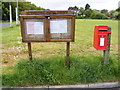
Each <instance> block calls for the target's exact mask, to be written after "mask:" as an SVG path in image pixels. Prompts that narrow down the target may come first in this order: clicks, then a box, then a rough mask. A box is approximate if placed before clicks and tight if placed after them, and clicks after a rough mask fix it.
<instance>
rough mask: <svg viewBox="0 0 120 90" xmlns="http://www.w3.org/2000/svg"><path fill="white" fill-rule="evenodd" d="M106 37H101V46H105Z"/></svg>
mask: <svg viewBox="0 0 120 90" xmlns="http://www.w3.org/2000/svg"><path fill="white" fill-rule="evenodd" d="M104 42H105V38H100V46H104Z"/></svg>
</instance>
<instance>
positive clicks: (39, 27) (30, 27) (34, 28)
mask: <svg viewBox="0 0 120 90" xmlns="http://www.w3.org/2000/svg"><path fill="white" fill-rule="evenodd" d="M26 28H27V34H44V33H43V32H44V31H43V28H44V26H43V22H26Z"/></svg>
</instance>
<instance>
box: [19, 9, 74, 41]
mask: <svg viewBox="0 0 120 90" xmlns="http://www.w3.org/2000/svg"><path fill="white" fill-rule="evenodd" d="M20 23H21V35H22V41H23V42H74V36H75V14H74V12H73V11H50V10H47V11H41V10H29V11H23V12H21V14H20Z"/></svg>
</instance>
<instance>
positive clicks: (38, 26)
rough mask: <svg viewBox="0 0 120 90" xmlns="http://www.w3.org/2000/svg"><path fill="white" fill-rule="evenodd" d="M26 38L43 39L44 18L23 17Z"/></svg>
mask: <svg viewBox="0 0 120 90" xmlns="http://www.w3.org/2000/svg"><path fill="white" fill-rule="evenodd" d="M24 25H25V32H24V33H25V39H26V40H45V29H44V28H45V25H44V19H24Z"/></svg>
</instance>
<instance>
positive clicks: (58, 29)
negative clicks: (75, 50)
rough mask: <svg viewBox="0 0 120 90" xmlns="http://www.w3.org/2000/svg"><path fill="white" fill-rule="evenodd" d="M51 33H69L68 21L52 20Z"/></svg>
mask: <svg viewBox="0 0 120 90" xmlns="http://www.w3.org/2000/svg"><path fill="white" fill-rule="evenodd" d="M50 32H51V33H67V20H51V21H50Z"/></svg>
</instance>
